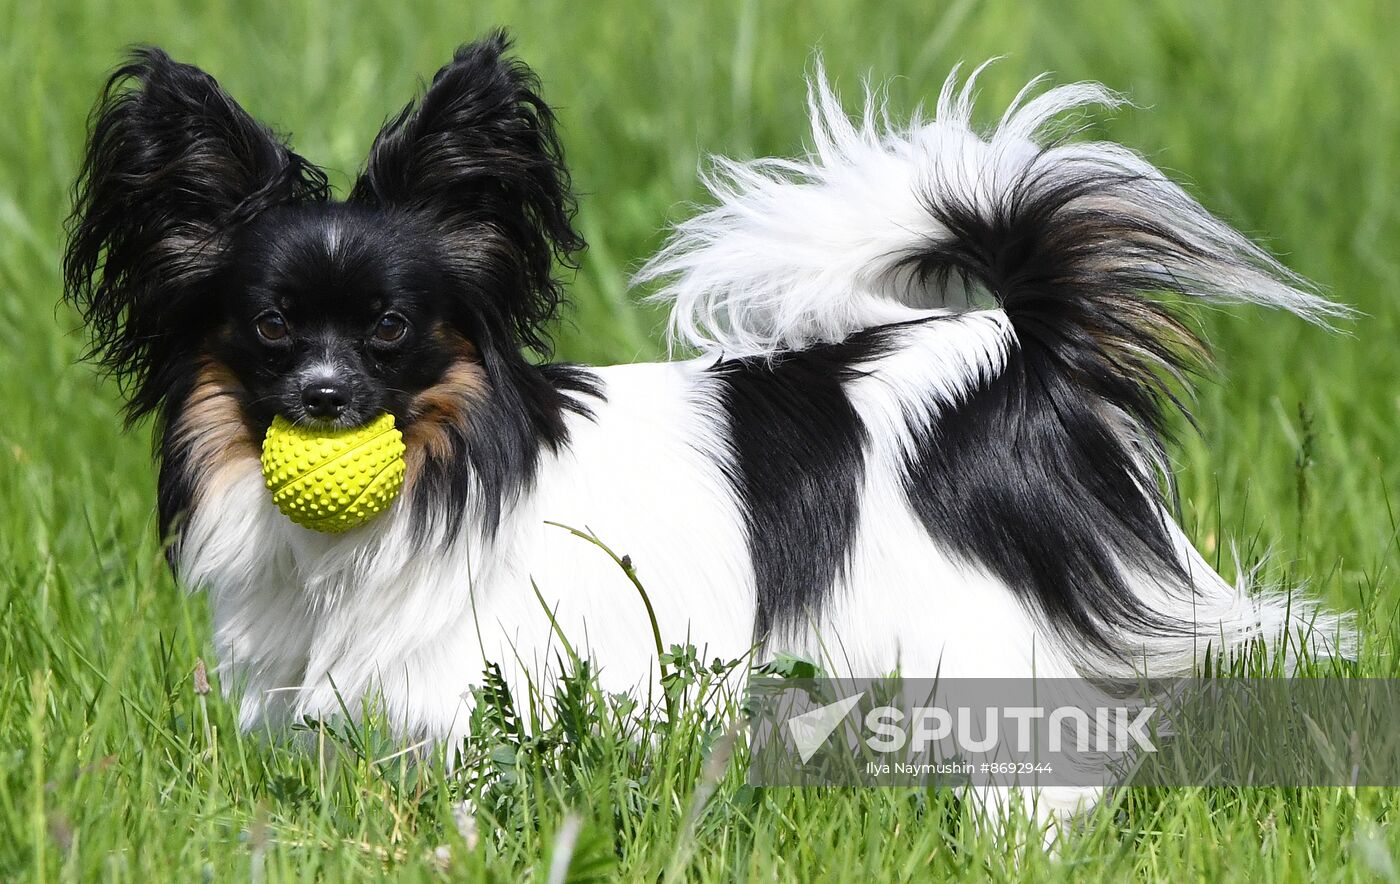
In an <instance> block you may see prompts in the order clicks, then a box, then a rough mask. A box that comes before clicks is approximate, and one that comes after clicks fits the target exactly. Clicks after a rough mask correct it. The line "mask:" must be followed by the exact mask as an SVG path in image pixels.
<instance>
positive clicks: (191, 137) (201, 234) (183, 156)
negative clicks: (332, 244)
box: [63, 48, 329, 419]
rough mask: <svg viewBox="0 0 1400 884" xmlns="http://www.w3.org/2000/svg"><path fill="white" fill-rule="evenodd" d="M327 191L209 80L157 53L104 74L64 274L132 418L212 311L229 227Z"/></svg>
mask: <svg viewBox="0 0 1400 884" xmlns="http://www.w3.org/2000/svg"><path fill="white" fill-rule="evenodd" d="M328 195H329V188H328V185H327V183H326V176H325V174H324V173H323V172H322V171H321V170H320V169H318V168H316V167H315V166H313V165H311V164H309V163H307V162H306V161H305V160H303V159H302V158H301V157H299V156H297V155H296V154H295V153H292V151H291V150H289V149H288V148H287V147H286V145H284V144H283V143H282V141H281V140H280V139H279V138H278V137H277V136H276V135H274V134H273V133H272V132H271V131H269V130H268V129H267V128H266V127H264V126H262V125H261V124H259V123H258V122H257V121H256V120H254V119H253V118H252V117H250V116H249V115H248V114H247V113H246V112H245V111H244V110H243V109H242V108H240V107H239V106H238V105H237V104H236V103H235V102H234V101H233V99H232V98H230V97H229V96H228V95H227V93H225V92H224V91H223V90H222V89H221V88H219V84H218V83H216V82H215V81H214V79H213V78H212V77H210V76H209V75H208V74H206V73H204V72H203V71H201V70H199V69H198V68H195V67H192V66H190V65H186V64H179V63H177V62H175V61H173V60H172V59H171V58H170V57H169V56H168V55H166V54H165V53H164V52H162V51H161V50H159V49H155V48H139V49H137V50H135V51H134V52H133V53H132V55H131V58H130V60H129V61H128V62H127V64H126V65H124V66H123V67H121V68H120V69H118V70H117V71H116V72H115V73H114V74H113V75H112V77H111V79H110V80H108V82H107V86H106V89H105V90H104V92H103V94H102V98H101V101H100V102H99V104H98V106H97V109H96V111H95V112H94V116H93V123H92V137H91V140H90V142H89V144H88V149H87V156H86V158H85V159H84V161H83V168H82V172H81V174H80V175H79V178H78V182H77V185H76V187H75V199H74V209H73V214H72V216H71V217H70V218H69V222H68V231H69V240H68V249H67V253H66V254H65V256H64V262H63V272H64V280H65V284H66V292H67V298H68V300H69V301H70V302H72V303H73V304H74V305H75V306H77V308H78V309H79V310H80V311H81V312H82V315H83V318H84V320H85V321H86V322H87V324H88V326H89V328H90V330H91V333H92V338H93V344H92V349H91V352H90V354H89V355H90V356H92V357H95V358H97V359H99V360H100V361H101V362H102V364H103V365H104V366H106V367H107V368H108V369H109V370H110V371H112V372H113V373H114V374H116V375H117V376H118V377H119V378H121V380H122V382H123V384H124V386H125V389H126V391H127V394H128V414H129V416H130V417H131V418H133V419H134V418H136V417H139V416H140V415H142V414H145V413H146V412H148V411H150V410H152V409H153V408H155V407H156V406H157V405H158V404H159V403H160V400H161V397H162V390H163V389H164V388H165V387H164V384H163V382H162V380H161V377H160V375H161V373H162V372H163V371H166V370H168V369H169V366H170V365H171V363H172V360H173V358H174V357H175V355H176V354H177V352H178V351H179V348H180V347H182V346H186V345H191V344H193V343H197V342H192V341H190V338H191V337H192V336H191V335H190V334H189V333H190V332H191V331H194V330H195V329H193V328H192V324H194V325H197V324H198V322H199V321H200V319H201V318H208V317H210V316H211V315H212V314H213V310H212V309H211V307H210V304H209V301H208V299H207V297H208V293H207V291H206V290H205V287H204V286H203V284H204V283H207V281H208V280H209V277H210V276H211V275H212V274H213V273H214V271H216V270H217V269H218V267H219V261H220V258H221V256H222V254H223V252H224V250H225V249H226V248H227V244H228V241H229V235H230V234H231V233H232V232H233V231H234V230H235V229H236V228H237V227H238V226H239V225H240V224H242V223H245V222H247V221H248V220H250V219H251V218H253V217H255V216H256V215H257V214H258V213H260V212H262V211H264V210H266V209H268V208H271V207H273V206H276V205H279V204H283V203H288V202H295V201H300V200H323V199H326V198H327V197H328Z"/></svg>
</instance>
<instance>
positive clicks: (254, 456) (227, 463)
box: [170, 360, 260, 497]
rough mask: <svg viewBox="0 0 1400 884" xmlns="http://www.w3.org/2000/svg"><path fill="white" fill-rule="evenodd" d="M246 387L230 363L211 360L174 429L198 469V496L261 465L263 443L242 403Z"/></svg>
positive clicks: (178, 442) (175, 437) (174, 437)
mask: <svg viewBox="0 0 1400 884" xmlns="http://www.w3.org/2000/svg"><path fill="white" fill-rule="evenodd" d="M242 390H243V385H242V384H240V383H239V382H238V379H237V378H236V377H235V376H234V374H233V372H232V371H230V370H229V368H228V367H227V366H225V365H223V364H221V363H218V362H214V361H213V360H210V361H208V362H206V363H205V364H204V365H203V367H201V368H200V370H199V374H198V376H197V378H196V380H195V386H194V390H193V391H192V392H191V393H190V396H189V398H188V399H186V400H185V407H184V409H183V410H181V412H180V416H179V417H178V418H176V420H175V424H174V426H173V427H172V428H171V431H170V433H171V440H172V441H173V443H174V444H175V446H176V447H177V448H182V449H184V453H185V456H186V458H187V460H188V462H189V464H190V465H191V469H193V470H194V471H195V475H196V477H197V481H196V483H195V487H196V492H195V494H196V497H203V496H204V495H205V494H207V493H210V492H212V491H216V490H218V489H219V488H221V487H223V485H224V483H226V482H227V481H229V480H231V479H232V478H233V477H234V476H236V475H238V474H239V473H240V472H241V471H242V470H244V469H247V468H248V467H250V466H253V467H256V466H257V465H258V460H259V453H260V446H259V444H258V442H257V441H256V440H254V439H253V435H252V433H251V432H249V430H248V424H247V422H246V421H245V420H244V418H243V409H242V407H241V406H240V405H239V399H238V394H239V393H241V392H242Z"/></svg>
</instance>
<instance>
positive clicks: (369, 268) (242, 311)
mask: <svg viewBox="0 0 1400 884" xmlns="http://www.w3.org/2000/svg"><path fill="white" fill-rule="evenodd" d="M437 251H438V250H437V248H436V247H435V243H434V241H433V238H432V237H431V236H429V235H427V234H425V233H424V232H421V231H417V230H414V229H413V226H412V225H411V224H406V223H403V222H402V221H401V222H400V223H399V224H398V225H397V229H395V226H394V219H392V218H391V217H390V216H387V215H385V214H384V213H382V212H379V211H377V210H372V209H360V208H357V207H354V206H343V205H327V206H315V207H297V208H291V209H283V210H277V211H273V212H270V213H268V215H267V216H266V217H264V218H260V219H258V221H256V222H255V223H253V224H251V225H250V226H249V228H248V229H247V230H246V231H244V232H242V234H241V235H240V236H239V237H238V239H237V241H236V242H235V243H234V244H233V246H232V247H231V249H230V256H229V260H228V263H227V269H226V271H225V273H224V274H222V276H221V279H220V280H219V285H218V289H219V295H220V302H221V304H220V309H221V311H222V313H223V317H222V322H220V323H219V325H218V327H217V328H216V330H215V332H214V335H213V338H212V341H211V355H212V356H213V357H214V358H215V359H217V360H218V362H219V363H221V364H223V365H226V366H227V367H228V368H229V369H230V370H231V371H232V372H233V373H234V375H235V376H236V377H237V378H238V380H239V382H240V383H241V386H242V387H243V389H244V390H245V391H246V405H245V407H246V408H247V409H248V412H249V417H250V418H251V419H252V422H253V423H254V424H255V425H258V426H261V425H265V424H267V423H270V422H271V420H272V417H273V416H274V415H279V414H280V415H281V416H283V417H285V418H287V419H288V420H290V421H292V422H293V423H301V424H323V425H330V426H340V427H353V426H359V425H361V424H364V423H367V422H368V421H371V420H373V419H374V418H375V417H377V416H378V415H380V414H382V413H383V412H385V411H388V412H391V413H392V414H393V415H394V416H395V418H396V419H397V421H398V423H399V425H400V426H404V425H406V424H408V423H409V422H411V421H412V419H413V418H414V416H415V415H414V403H415V401H416V400H417V398H418V397H419V396H421V395H422V394H423V392H424V391H426V390H429V389H431V388H433V387H434V386H435V385H436V384H438V383H439V382H440V381H441V380H442V378H443V377H444V375H445V374H446V372H447V371H448V370H449V368H451V367H452V366H453V365H454V364H455V363H456V362H457V361H458V360H470V359H472V358H473V357H474V355H475V348H474V346H473V345H472V344H471V343H470V341H469V340H468V339H467V338H466V337H465V336H464V334H463V329H462V328H461V327H460V326H461V325H464V324H465V325H470V324H472V323H470V321H466V322H462V323H459V322H457V321H456V320H457V319H458V317H455V316H451V315H448V314H447V313H446V312H445V310H444V308H445V307H446V306H447V305H448V300H447V299H446V298H444V297H443V294H444V293H445V292H449V291H452V290H453V289H454V286H455V285H456V283H455V281H454V279H453V276H454V274H453V271H452V268H451V267H450V266H449V265H448V263H447V261H446V260H445V259H444V258H443V257H442V256H440V255H439V254H437ZM470 311H471V304H470V303H465V304H463V305H462V311H461V312H463V313H469V312H470ZM477 318H478V319H479V317H477Z"/></svg>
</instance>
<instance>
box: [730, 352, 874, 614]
mask: <svg viewBox="0 0 1400 884" xmlns="http://www.w3.org/2000/svg"><path fill="white" fill-rule="evenodd" d="M887 338H888V335H887V334H886V333H885V332H884V331H882V330H878V329H877V330H872V331H866V332H861V333H859V334H857V335H855V336H853V337H851V338H849V339H847V340H846V341H843V342H842V343H839V344H826V345H818V346H815V347H812V348H809V349H807V350H803V351H800V352H790V353H783V354H779V355H778V356H776V357H774V358H773V359H772V360H771V361H764V360H762V359H734V360H728V361H724V362H720V363H718V364H716V365H715V366H714V367H713V368H712V369H711V371H712V372H713V373H714V375H715V376H716V378H717V379H718V381H719V396H718V398H719V402H720V405H721V407H722V408H723V409H724V411H725V414H726V415H727V417H728V420H729V427H730V446H731V450H732V453H733V457H734V462H733V473H732V474H731V475H730V476H729V478H730V481H731V482H733V484H734V487H735V490H736V491H737V492H738V496H739V500H740V502H741V505H742V506H743V510H744V522H745V525H746V527H747V530H748V542H749V555H750V558H751V559H752V562H753V570H754V577H755V580H756V584H757V589H758V610H757V613H756V618H755V631H756V633H757V636H758V637H762V636H763V635H765V634H767V633H768V632H769V631H770V630H772V629H774V628H780V627H782V626H787V625H795V624H798V623H800V622H801V621H802V619H803V618H804V617H805V616H806V615H807V614H808V613H809V612H812V611H814V610H815V608H816V606H817V605H819V604H821V602H822V601H823V600H824V598H825V597H826V596H827V595H828V594H829V593H830V591H831V587H832V585H833V584H834V582H835V581H836V578H837V576H838V575H839V574H840V573H841V571H842V570H843V569H844V568H845V567H846V564H847V559H848V556H849V554H850V548H851V542H852V540H853V538H854V537H855V532H856V527H857V521H858V519H859V516H860V493H861V486H862V484H863V482H864V476H865V443H866V439H867V433H866V429H865V426H864V424H863V423H862V422H861V419H860V416H859V415H858V414H857V413H856V411H855V408H854V407H852V405H851V402H850V400H849V399H848V398H847V396H846V393H845V391H844V390H843V389H842V384H843V383H845V382H847V381H849V380H852V379H854V378H856V377H858V376H860V374H861V373H862V372H861V370H860V368H859V367H858V366H859V365H860V364H861V363H863V362H868V361H870V360H873V359H876V358H878V357H879V356H880V355H882V354H883V353H885V352H886V351H887V350H888V343H887Z"/></svg>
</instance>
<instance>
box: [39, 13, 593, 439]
mask: <svg viewBox="0 0 1400 884" xmlns="http://www.w3.org/2000/svg"><path fill="white" fill-rule="evenodd" d="M508 46H509V44H508V41H507V40H506V39H505V37H504V36H503V35H501V34H496V35H493V36H492V37H490V38H488V39H487V40H484V41H482V42H480V43H476V44H472V45H469V46H465V47H463V48H462V49H460V50H458V52H457V53H456V55H455V57H454V58H453V60H452V62H451V63H449V64H448V65H447V66H445V67H444V68H442V70H440V71H439V72H438V73H437V75H436V77H435V78H434V80H433V83H432V85H431V86H430V87H429V88H428V90H427V92H426V93H425V94H424V95H423V97H422V99H421V100H420V101H419V102H417V103H416V104H410V105H409V106H408V107H406V108H405V109H404V110H403V111H402V112H401V113H400V114H399V115H397V116H396V117H395V118H394V119H392V120H391V121H390V122H389V123H388V124H386V125H385V126H384V128H383V130H382V131H381V132H380V133H379V135H378V137H377V138H376V139H375V142H374V145H373V147H372V149H371V150H370V153H369V157H368V159H367V161H366V163H365V168H364V171H363V173H362V174H361V175H360V176H359V178H358V179H357V180H356V182H355V185H354V187H353V190H352V192H351V193H350V194H349V195H348V197H347V198H346V199H345V200H344V201H343V202H340V201H334V200H332V199H331V195H330V190H329V187H328V185H327V180H326V177H325V175H324V173H322V172H321V170H320V169H318V168H317V167H315V166H313V165H311V164H310V163H308V162H307V161H306V160H304V159H302V158H301V157H300V156H298V155H297V154H295V153H293V152H292V151H291V150H290V149H289V148H288V147H287V146H286V145H285V144H284V143H283V142H282V141H281V140H280V139H279V138H278V137H277V136H275V135H274V134H273V133H272V132H271V131H270V130H268V129H267V128H266V127H264V126H262V125H261V124H259V123H258V122H256V121H255V120H254V119H253V118H252V117H250V116H249V115H248V114H247V113H246V112H244V111H243V109H242V108H240V107H239V106H238V105H237V103H235V102H234V100H233V99H232V98H230V97H229V96H228V95H227V94H226V93H225V92H224V91H223V90H222V89H221V88H220V87H219V85H218V84H217V83H216V82H215V81H214V80H213V78H211V77H210V76H209V75H207V74H205V73H204V72H202V71H200V70H198V69H197V68H194V67H191V66H189V65H184V64H179V63H176V62H174V61H172V60H171V59H170V58H169V57H168V56H166V55H165V54H164V53H162V52H160V51H159V50H155V49H146V50H140V51H138V52H136V53H135V54H134V56H133V58H132V60H131V62H130V63H129V64H128V65H126V66H125V67H123V68H122V69H120V70H119V71H117V73H116V74H114V75H113V77H112V79H111V81H110V82H109V84H108V87H107V90H106V92H105V93H104V96H103V101H102V103H101V104H100V105H99V107H98V109H97V112H96V115H95V117H94V124H93V132H92V139H91V143H90V145H89V148H88V154H87V158H86V161H85V165H84V169H83V172H82V176H81V177H80V179H79V186H78V198H77V204H76V208H75V211H74V214H73V218H72V221H71V224H70V229H71V239H70V242H69V247H68V252H67V255H66V257H65V266H64V269H65V275H66V281H67V286H68V295H69V298H70V299H71V300H72V301H74V302H75V303H76V304H77V305H78V306H79V308H80V309H81V310H82V312H83V314H84V318H85V319H86V320H87V322H88V324H89V326H90V327H91V330H92V333H93V341H94V345H93V349H94V351H95V352H96V353H97V354H98V355H99V356H100V357H101V358H102V360H103V361H104V363H105V364H106V365H107V366H108V367H109V368H110V369H112V370H113V372H114V373H116V374H117V375H118V376H119V377H120V379H121V380H122V381H123V382H124V385H125V388H126V390H127V392H128V396H129V413H130V414H131V415H132V416H133V417H137V416H140V415H143V414H146V413H148V412H157V413H159V414H160V415H161V416H162V417H163V418H164V419H165V423H166V425H167V426H179V425H181V419H182V417H185V416H186V412H187V411H188V410H189V409H190V408H192V403H195V402H198V401H199V395H198V388H199V385H200V384H201V383H203V381H201V380H200V378H201V377H202V376H204V375H207V374H209V373H210V372H211V371H212V372H213V373H214V374H215V375H217V377H219V378H221V379H222V380H221V383H222V384H224V386H225V387H231V388H232V389H226V390H223V391H222V392H229V393H232V394H233V398H235V399H237V401H238V403H239V406H240V408H241V411H242V413H241V415H240V417H239V419H240V420H242V421H243V422H245V423H246V424H247V426H248V428H249V430H250V431H252V432H254V433H256V432H258V431H259V430H261V429H263V428H265V427H266V426H267V425H268V424H269V423H270V422H271V420H272V418H273V417H274V416H276V415H282V416H284V417H286V418H287V419H289V420H291V421H293V422H297V423H303V424H318V425H324V426H340V427H350V426H356V425H360V424H363V423H365V422H367V421H369V420H372V419H373V418H375V417H376V416H378V415H379V414H381V413H383V412H385V411H389V412H391V413H393V414H394V415H395V417H396V419H397V421H398V423H399V424H400V426H401V427H403V428H404V429H405V431H406V433H407V432H408V431H409V430H410V429H411V425H412V424H413V422H414V421H415V420H419V419H420V418H422V417H423V415H424V413H425V412H428V411H433V410H434V405H435V403H436V405H437V406H438V407H437V408H436V413H437V416H438V418H439V419H441V411H442V408H441V407H440V406H441V405H442V403H443V402H445V401H446V399H447V397H446V396H445V395H436V396H435V394H434V391H439V393H440V392H441V389H442V386H443V385H444V384H448V385H455V386H454V387H453V390H454V391H455V392H457V393H460V392H461V391H462V390H463V389H464V388H465V387H467V386H472V388H473V389H475V390H477V391H484V390H489V389H491V386H492V381H493V378H494V377H495V376H499V375H500V374H501V373H503V372H504V373H509V372H511V371H519V370H520V366H524V365H527V364H528V360H526V359H525V356H524V355H523V353H522V350H525V349H530V348H533V349H536V350H546V349H547V338H546V335H545V333H544V332H543V331H542V327H543V325H544V323H546V322H547V321H548V320H549V319H550V318H551V316H552V314H553V312H554V311H555V309H556V307H557V305H558V303H559V300H560V283H559V281H558V280H557V279H555V277H554V275H553V270H554V261H555V260H556V258H558V259H562V260H563V261H564V262H565V263H568V261H569V259H570V256H571V255H572V254H573V253H574V252H576V251H577V250H578V249H580V248H582V245H583V243H582V240H581V239H580V238H579V237H578V235H577V234H576V233H575V232H574V230H573V228H572V213H573V206H574V203H573V199H572V196H571V194H570V192H569V187H568V175H567V172H566V170H565V168H564V166H563V160H562V156H561V151H560V148H559V144H558V140H557V138H556V136H555V134H554V130H553V116H552V114H551V113H550V111H549V108H548V107H547V106H546V105H545V104H544V102H543V101H542V100H541V99H540V98H539V97H538V94H537V92H538V83H537V81H536V79H535V77H534V75H533V74H532V73H531V72H530V70H529V69H528V68H526V67H525V66H524V65H523V64H522V63H520V62H518V61H516V60H513V59H511V58H509V57H507V56H506V55H505V54H504V53H505V52H506V50H507V49H508ZM211 367H212V368H211ZM468 375H470V377H468ZM468 382H470V383H468ZM457 398H458V399H459V400H460V398H461V397H460V396H459V397H457ZM455 407H456V408H457V409H458V410H460V409H461V408H462V407H464V405H463V403H462V402H461V401H457V402H456V405H455ZM210 413H211V412H210V411H209V410H208V409H206V410H205V411H204V412H201V415H202V416H203V417H204V418H205V419H206V421H207V420H208V419H209V418H208V415H209V414H210ZM188 423H189V421H185V422H184V424H185V425H188Z"/></svg>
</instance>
